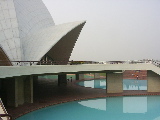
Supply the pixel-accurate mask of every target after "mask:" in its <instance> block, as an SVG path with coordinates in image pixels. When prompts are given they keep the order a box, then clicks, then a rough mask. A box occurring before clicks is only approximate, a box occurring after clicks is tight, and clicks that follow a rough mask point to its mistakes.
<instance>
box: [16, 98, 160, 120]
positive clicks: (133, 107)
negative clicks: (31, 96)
mask: <svg viewBox="0 0 160 120" xmlns="http://www.w3.org/2000/svg"><path fill="white" fill-rule="evenodd" d="M16 120H160V96H124V97H108V98H99V99H88V100H81V101H74V102H68V103H63V104H59V105H54V106H50V107H47V108H43V109H40V110H37V111H34V112H31V113H29V114H26V115H24V116H22V117H20V118H18V119H16Z"/></svg>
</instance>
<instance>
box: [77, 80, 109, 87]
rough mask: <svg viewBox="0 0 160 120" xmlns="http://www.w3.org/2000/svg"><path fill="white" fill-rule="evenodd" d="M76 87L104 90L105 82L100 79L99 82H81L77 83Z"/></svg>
mask: <svg viewBox="0 0 160 120" xmlns="http://www.w3.org/2000/svg"><path fill="white" fill-rule="evenodd" d="M78 85H80V86H84V87H91V88H101V89H106V80H105V79H100V80H87V81H81V82H78Z"/></svg>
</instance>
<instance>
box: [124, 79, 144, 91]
mask: <svg viewBox="0 0 160 120" xmlns="http://www.w3.org/2000/svg"><path fill="white" fill-rule="evenodd" d="M123 90H147V80H134V79H124V80H123Z"/></svg>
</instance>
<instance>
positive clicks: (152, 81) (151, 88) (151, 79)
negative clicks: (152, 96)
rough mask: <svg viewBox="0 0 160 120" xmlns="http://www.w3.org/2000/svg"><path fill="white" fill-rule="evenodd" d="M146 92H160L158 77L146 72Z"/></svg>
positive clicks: (159, 76) (159, 79) (159, 77)
mask: <svg viewBox="0 0 160 120" xmlns="http://www.w3.org/2000/svg"><path fill="white" fill-rule="evenodd" d="M147 82H148V89H147V91H148V92H160V75H158V74H156V73H154V72H153V71H147Z"/></svg>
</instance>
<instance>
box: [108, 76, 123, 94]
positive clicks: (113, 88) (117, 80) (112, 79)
mask: <svg viewBox="0 0 160 120" xmlns="http://www.w3.org/2000/svg"><path fill="white" fill-rule="evenodd" d="M106 84H107V88H106V90H107V93H122V92H123V74H122V73H107V75H106Z"/></svg>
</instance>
